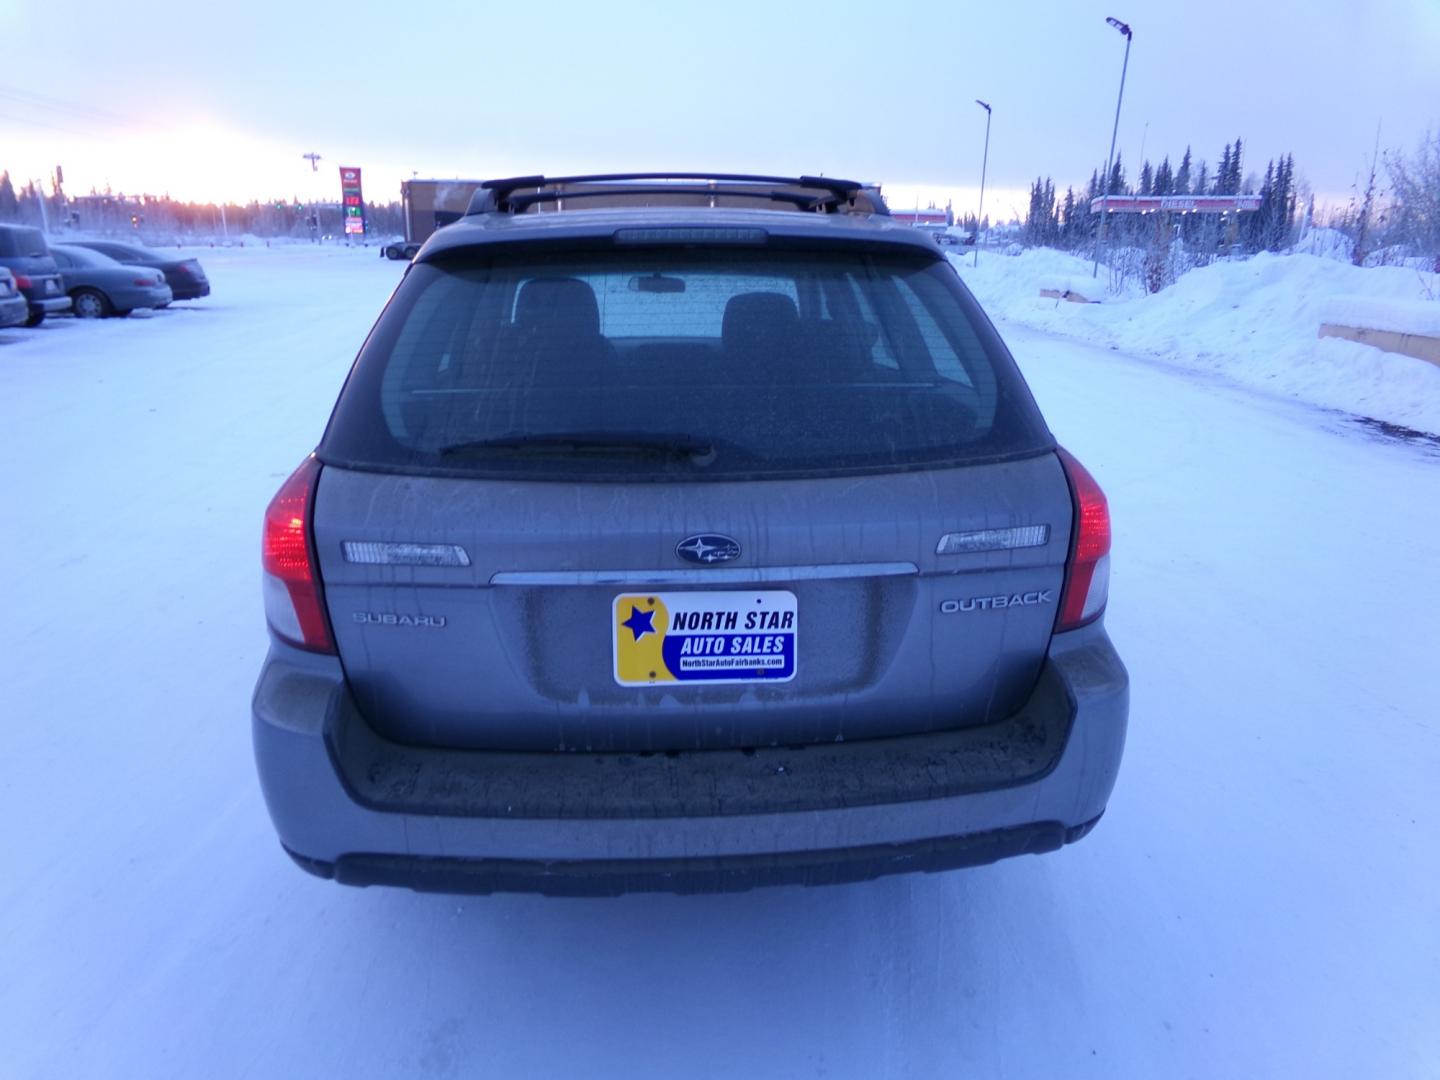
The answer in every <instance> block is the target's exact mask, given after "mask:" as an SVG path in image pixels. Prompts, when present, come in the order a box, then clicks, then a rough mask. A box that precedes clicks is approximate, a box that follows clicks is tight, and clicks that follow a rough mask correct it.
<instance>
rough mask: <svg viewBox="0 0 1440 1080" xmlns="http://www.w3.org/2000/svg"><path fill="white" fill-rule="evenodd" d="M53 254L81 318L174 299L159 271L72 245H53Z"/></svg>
mask: <svg viewBox="0 0 1440 1080" xmlns="http://www.w3.org/2000/svg"><path fill="white" fill-rule="evenodd" d="M50 253H51V254H52V255H54V256H55V261H56V262H57V263H58V264H59V265H60V275H61V276H62V277H63V278H64V279H65V291H66V292H67V293H69V294H70V299H71V300H73V301H74V303H75V308H74V312H75V314H76V315H77V316H78V317H80V318H82V319H99V318H104V317H105V316H106V315H129V314H130V312H132V311H134V310H135V309H136V308H157V307H164V306H165V305H166V304H168V303H170V301H171V300H172V299H174V294H173V293H172V292H171V291H170V286H169V285H166V284H165V275H163V274H162V273H160V271H158V270H146V269H140V268H138V267H134V266H125V265H123V264H122V263H118V262H116V261H115V260H114V259H112V258H110V256H108V255H102V254H100V252H98V251H91V250H90V249H89V248H83V247H72V246H71V245H69V244H54V245H52V246H51V248H50Z"/></svg>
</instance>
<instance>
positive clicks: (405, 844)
mask: <svg viewBox="0 0 1440 1080" xmlns="http://www.w3.org/2000/svg"><path fill="white" fill-rule="evenodd" d="M1109 549H1110V520H1109V513H1108V510H1107V507H1106V502H1105V497H1104V495H1103V494H1102V493H1101V491H1100V489H1099V487H1098V486H1097V485H1096V483H1095V481H1094V479H1092V478H1091V476H1090V474H1089V473H1088V472H1086V470H1085V469H1084V468H1083V467H1082V466H1081V465H1080V463H1079V462H1077V461H1076V460H1075V459H1074V458H1073V457H1071V456H1070V455H1069V454H1067V453H1066V452H1065V451H1064V450H1063V449H1060V448H1059V447H1057V446H1056V444H1055V440H1054V438H1053V437H1052V435H1051V434H1050V432H1049V431H1048V430H1047V428H1046V426H1045V422H1044V420H1043V419H1042V418H1041V416H1040V413H1039V411H1038V410H1037V408H1036V405H1035V402H1034V400H1033V398H1032V397H1031V395H1030V393H1029V391H1028V389H1027V388H1026V386H1025V383H1024V381H1023V380H1022V378H1021V376H1020V374H1019V372H1018V370H1017V369H1016V366H1015V363H1014V361H1013V360H1012V358H1011V356H1010V354H1009V353H1008V351H1007V350H1006V348H1005V346H1004V344H1003V343H1002V342H1001V340H1000V338H999V336H998V335H997V334H996V332H995V329H994V328H993V327H992V326H991V324H990V322H989V321H988V320H987V319H986V317H985V315H984V313H983V312H982V311H981V310H980V307H979V306H978V305H977V304H976V302H975V300H974V298H973V297H972V296H971V295H970V293H969V291H968V290H967V289H966V288H965V286H964V285H963V284H962V283H961V281H960V279H959V278H958V276H957V275H956V273H955V271H954V269H953V268H952V267H951V266H950V264H949V263H947V262H946V261H945V259H944V257H943V256H942V255H941V253H940V252H939V251H938V250H937V249H936V247H935V245H934V244H933V243H932V242H931V241H930V240H929V238H928V237H926V236H925V235H924V234H922V233H919V232H917V231H916V230H914V229H911V228H907V227H904V226H901V225H898V224H896V223H895V222H893V221H892V220H891V219H890V218H889V217H888V215H887V213H886V211H885V207H884V202H883V200H882V199H881V198H880V197H879V193H878V192H877V191H876V190H874V189H872V188H868V187H865V186H862V185H859V184H854V183H849V182H846V181H841V180H833V179H827V178H818V177H798V178H789V179H787V178H777V177H760V176H737V175H726V174H715V175H712V174H704V175H697V174H665V175H663V176H661V175H654V174H628V175H618V176H617V175H607V176H590V177H565V178H559V179H555V178H549V179H547V178H544V177H538V176H532V177H521V178H517V179H513V180H504V181H491V182H489V183H488V184H486V185H485V186H484V187H483V188H482V189H481V190H480V191H479V193H478V194H477V195H476V197H475V200H474V202H473V203H472V206H471V212H470V213H469V214H468V215H467V216H466V217H464V218H463V219H462V220H461V221H459V222H457V223H456V224H454V225H452V226H449V227H447V228H444V229H441V230H440V231H438V232H437V233H436V234H435V235H434V236H433V237H431V238H430V240H429V241H427V242H426V244H425V245H424V247H423V249H422V250H421V251H420V253H419V254H418V256H417V257H416V259H415V261H414V262H413V264H411V265H410V266H409V268H408V269H407V271H406V273H405V276H404V280H403V281H402V282H401V284H400V286H399V288H398V289H396V291H395V294H394V296H393V297H392V298H391V300H390V302H389V303H388V304H387V305H386V307H385V310H384V311H383V312H382V313H381V315H380V318H379V321H378V322H377V323H376V325H375V327H374V329H373V331H372V332H371V334H370V337H369V339H368V340H367V341H366V343H365V345H364V347H363V348H362V350H361V352H360V355H359V357H358V358H357V360H356V362H355V365H354V367H353V369H352V370H351V373H350V376H349V378H348V379H347V381H346V383H345V386H344V388H343V390H342V391H341V393H340V397H339V400H338V402H337V403H336V406H335V410H334V413H333V415H332V417H331V419H330V424H329V427H328V428H327V429H326V431H325V434H324V436H323V438H322V439H321V441H320V444H319V446H318V447H317V448H316V449H315V452H314V453H313V454H312V455H311V456H309V457H307V458H306V459H305V461H304V462H303V463H302V464H301V465H300V467H299V468H298V469H297V470H296V471H295V473H294V475H293V476H291V477H290V479H289V480H287V481H286V482H285V484H284V485H283V486H282V487H281V489H280V491H279V493H278V494H277V495H276V496H275V499H274V501H273V502H272V503H271V505H270V507H269V509H268V510H267V512H266V515H265V526H264V540H263V564H264V574H263V586H264V590H263V591H264V601H265V612H266V617H267V620H268V622H269V628H270V638H271V646H270V651H269V655H268V656H267V658H266V660H265V665H264V668H263V669H262V671H261V673H260V679H259V683H258V685H257V687H256V690H255V695H254V701H253V710H252V713H253V728H254V741H255V754H256V760H257V763H258V767H259V773H260V780H261V784H262V787H263V790H264V794H265V799H266V802H267V805H268V807H269V810H270V814H271V817H272V819H273V821H274V823H275V827H276V830H277V831H278V833H279V836H280V841H281V843H282V844H283V845H284V848H285V850H286V851H287V852H288V853H289V854H290V855H291V856H292V857H293V858H294V860H295V861H296V862H297V863H298V864H299V865H300V866H302V867H304V868H305V869H306V870H309V871H311V872H312V873H315V874H318V875H320V876H322V877H326V878H333V879H335V880H337V881H341V882H345V883H348V884H355V885H368V884H390V885H404V886H409V887H411V888H416V889H425V890H441V891H454V892H482V893H483V892H492V891H500V890H523V891H536V892H542V893H553V894H575V893H579V894H614V893H621V892H626V891H631V890H657V889H658V890H670V891H677V892H689V891H715V890H728V889H742V888H748V887H751V886H755V885H761V884H778V883H804V884H817V883H827V882H841V881H857V880H863V879H868V878H873V877H876V876H879V875H882V874H890V873H898V872H905V871H915V870H926V871H934V870H944V869H949V868H953V867H960V866H968V865H977V864H982V863H988V862H993V861H994V860H996V859H1000V858H1004V857H1006V856H1010V855H1019V854H1024V853H1038V852H1046V851H1051V850H1054V849H1056V848H1059V847H1060V846H1062V845H1063V844H1066V843H1070V842H1072V841H1075V840H1078V839H1079V838H1080V837H1082V836H1084V835H1085V834H1086V833H1087V832H1088V831H1089V830H1090V829H1091V827H1092V826H1094V824H1095V823H1096V821H1098V820H1099V818H1100V815H1101V813H1102V812H1103V811H1104V809H1105V805H1106V801H1107V799H1108V798H1109V796H1110V792H1111V788H1112V787H1113V785H1114V782H1115V776H1116V771H1117V769H1118V767H1119V763H1120V757H1121V752H1122V748H1123V744H1124V738H1125V726H1126V716H1127V711H1128V678H1127V676H1126V672H1125V669H1124V667H1123V666H1122V664H1121V662H1120V659H1119V658H1118V657H1117V655H1116V653H1115V650H1114V648H1113V647H1112V646H1111V644H1110V640H1109V638H1108V637H1107V636H1106V633H1105V629H1104V625H1103V621H1102V620H1103V613H1104V608H1105V599H1106V591H1107V583H1108V577H1109V557H1108V553H1109Z"/></svg>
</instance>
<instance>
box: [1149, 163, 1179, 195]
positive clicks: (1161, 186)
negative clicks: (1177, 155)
mask: <svg viewBox="0 0 1440 1080" xmlns="http://www.w3.org/2000/svg"><path fill="white" fill-rule="evenodd" d="M1151 190H1152V191H1154V192H1155V194H1156V195H1173V194H1174V193H1175V176H1174V174H1173V173H1172V172H1171V171H1170V155H1169V154H1166V155H1165V158H1164V160H1163V161H1161V162H1160V167H1159V168H1158V169H1156V170H1155V182H1154V184H1153V186H1152V188H1151Z"/></svg>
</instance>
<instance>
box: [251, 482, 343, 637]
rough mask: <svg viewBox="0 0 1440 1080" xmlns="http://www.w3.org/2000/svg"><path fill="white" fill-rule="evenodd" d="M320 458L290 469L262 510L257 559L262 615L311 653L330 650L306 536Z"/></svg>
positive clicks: (309, 540)
mask: <svg viewBox="0 0 1440 1080" xmlns="http://www.w3.org/2000/svg"><path fill="white" fill-rule="evenodd" d="M319 479H320V462H318V461H316V460H315V456H314V455H313V454H312V455H311V456H310V457H307V458H306V459H305V460H304V461H303V462H301V463H300V467H299V468H298V469H296V470H295V471H294V472H293V473H291V474H290V479H288V480H286V481H285V483H284V484H282V485H281V487H280V490H279V491H277V492H276V493H275V497H274V498H273V499H271V500H270V505H269V506H268V507H266V509H265V535H264V539H263V541H262V544H261V563H262V565H263V567H264V570H265V577H264V585H265V618H266V619H267V620H268V621H269V623H270V629H272V630H273V631H275V633H276V634H277V635H279V636H280V637H281V638H284V639H285V640H286V641H288V642H290V643H291V644H292V645H298V646H300V648H302V649H309V650H311V651H312V652H327V653H333V652H334V651H335V642H334V639H333V638H331V636H330V623H329V620H327V619H326V617H325V600H324V596H323V594H322V593H321V590H320V575H319V568H318V566H317V564H316V559H315V545H314V543H313V541H312V537H311V527H310V523H311V519H312V515H313V514H314V510H315V485H316V483H317V481H318V480H319Z"/></svg>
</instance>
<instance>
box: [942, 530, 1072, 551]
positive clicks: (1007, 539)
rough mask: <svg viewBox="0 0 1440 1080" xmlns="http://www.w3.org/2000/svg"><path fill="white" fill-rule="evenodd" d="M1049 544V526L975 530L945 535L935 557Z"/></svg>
mask: <svg viewBox="0 0 1440 1080" xmlns="http://www.w3.org/2000/svg"><path fill="white" fill-rule="evenodd" d="M1049 542H1050V526H1049V525H1022V526H1018V527H1016V528H1013V529H977V530H975V531H974V532H958V533H946V534H945V535H944V536H942V537H940V543H938V544H936V545H935V554H936V555H964V554H969V553H972V552H977V551H1009V550H1011V549H1013V548H1029V547H1043V546H1044V545H1045V544H1047V543H1049Z"/></svg>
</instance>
